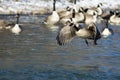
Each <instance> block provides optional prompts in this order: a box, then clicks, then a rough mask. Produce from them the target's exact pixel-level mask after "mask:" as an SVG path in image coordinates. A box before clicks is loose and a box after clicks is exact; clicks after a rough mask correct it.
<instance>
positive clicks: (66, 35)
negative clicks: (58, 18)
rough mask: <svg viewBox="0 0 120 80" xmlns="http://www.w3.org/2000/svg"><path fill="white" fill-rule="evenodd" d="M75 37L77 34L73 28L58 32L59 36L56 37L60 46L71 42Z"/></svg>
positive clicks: (66, 27) (65, 28)
mask: <svg viewBox="0 0 120 80" xmlns="http://www.w3.org/2000/svg"><path fill="white" fill-rule="evenodd" d="M75 35H76V34H75V30H74V29H73V27H71V26H65V27H63V28H62V29H61V30H60V31H59V32H58V35H57V37H56V39H57V43H58V44H59V45H64V44H66V43H68V42H70V41H71V40H72V39H73V37H74V36H75Z"/></svg>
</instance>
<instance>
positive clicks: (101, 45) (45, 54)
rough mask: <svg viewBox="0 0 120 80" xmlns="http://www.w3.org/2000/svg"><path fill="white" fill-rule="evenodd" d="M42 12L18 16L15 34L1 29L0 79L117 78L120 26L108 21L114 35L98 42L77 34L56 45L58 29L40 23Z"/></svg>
mask: <svg viewBox="0 0 120 80" xmlns="http://www.w3.org/2000/svg"><path fill="white" fill-rule="evenodd" d="M45 16H46V15H40V16H34V17H33V16H31V15H29V16H28V15H27V16H25V15H24V16H21V17H20V22H21V24H22V28H23V32H22V33H21V34H20V35H18V36H16V35H14V34H12V33H11V32H10V31H8V30H1V31H0V37H1V38H0V80H120V62H119V60H120V37H119V34H120V26H115V25H109V26H110V27H111V28H112V29H113V31H114V35H112V36H111V37H109V38H108V39H100V40H98V45H97V46H94V45H93V44H92V42H91V41H89V43H90V46H86V44H85V42H84V40H83V39H80V38H75V39H73V41H72V42H71V43H70V44H68V45H66V46H59V45H58V44H57V43H56V39H55V38H56V35H57V30H55V29H53V28H52V29H50V28H48V27H46V26H45V25H43V24H42V23H41V21H43V19H44V17H45ZM11 17H13V18H12V19H11ZM1 18H3V17H1ZM4 19H10V20H11V21H14V16H6V17H4ZM100 25H101V24H99V26H98V27H100ZM58 26H60V25H58Z"/></svg>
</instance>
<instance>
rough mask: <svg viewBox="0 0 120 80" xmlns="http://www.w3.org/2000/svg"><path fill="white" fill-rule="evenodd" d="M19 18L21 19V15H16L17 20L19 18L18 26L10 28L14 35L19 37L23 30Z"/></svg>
mask: <svg viewBox="0 0 120 80" xmlns="http://www.w3.org/2000/svg"><path fill="white" fill-rule="evenodd" d="M19 17H20V14H19V13H17V14H16V18H17V20H16V24H15V25H14V26H13V27H11V28H10V30H11V32H12V33H14V34H15V35H19V34H20V32H21V31H22V28H21V26H20V25H19Z"/></svg>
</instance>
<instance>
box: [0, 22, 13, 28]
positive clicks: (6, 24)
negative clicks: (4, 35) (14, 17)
mask: <svg viewBox="0 0 120 80" xmlns="http://www.w3.org/2000/svg"><path fill="white" fill-rule="evenodd" d="M11 24H14V23H13V22H11V21H5V20H0V29H6V28H7V27H9V25H11Z"/></svg>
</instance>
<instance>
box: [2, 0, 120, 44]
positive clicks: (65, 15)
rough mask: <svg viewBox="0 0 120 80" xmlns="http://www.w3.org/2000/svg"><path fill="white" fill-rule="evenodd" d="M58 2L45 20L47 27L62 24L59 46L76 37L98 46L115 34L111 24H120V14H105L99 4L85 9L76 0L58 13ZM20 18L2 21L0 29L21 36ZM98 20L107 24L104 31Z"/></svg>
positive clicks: (17, 16)
mask: <svg viewBox="0 0 120 80" xmlns="http://www.w3.org/2000/svg"><path fill="white" fill-rule="evenodd" d="M55 5H56V0H53V11H52V14H51V15H49V16H47V18H46V19H45V20H44V24H46V25H55V24H57V23H58V22H60V23H62V24H63V26H62V27H60V30H59V31H58V34H57V37H56V40H57V43H58V44H59V45H65V44H67V43H69V42H70V41H71V40H72V39H73V38H74V37H75V36H78V37H80V38H82V39H84V40H85V43H86V44H87V45H88V40H93V44H95V45H97V40H98V39H101V38H107V37H109V36H110V35H112V34H113V30H112V29H110V28H109V26H108V24H109V23H114V24H120V13H119V12H117V11H113V10H110V11H109V13H104V12H103V10H102V8H101V6H102V5H103V4H102V3H99V4H98V5H97V6H96V7H94V8H83V7H77V6H76V0H74V3H73V6H72V7H70V6H68V7H67V8H66V9H65V10H63V11H60V12H57V11H56V6H55ZM19 16H20V14H16V19H17V20H16V23H11V22H7V21H4V20H0V28H5V29H9V30H10V31H11V32H12V33H14V34H16V35H19V34H20V32H21V31H22V28H21V27H20V25H19ZM98 18H100V19H102V21H101V22H103V23H104V24H105V27H104V28H103V30H102V31H100V30H98V27H97V26H96V22H97V20H98Z"/></svg>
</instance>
